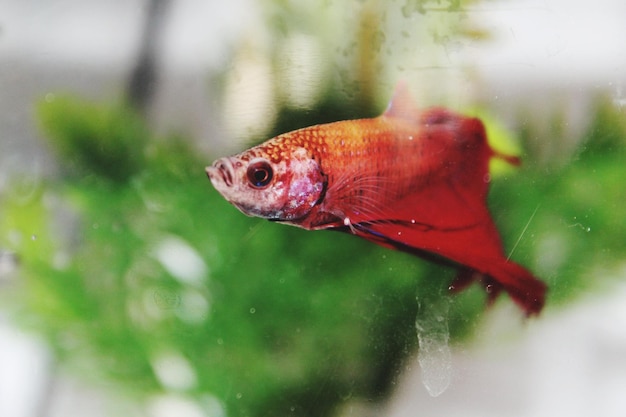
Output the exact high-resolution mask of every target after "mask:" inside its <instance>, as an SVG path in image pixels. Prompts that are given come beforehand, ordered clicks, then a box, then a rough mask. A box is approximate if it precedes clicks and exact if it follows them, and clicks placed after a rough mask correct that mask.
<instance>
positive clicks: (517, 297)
mask: <svg viewBox="0 0 626 417" xmlns="http://www.w3.org/2000/svg"><path fill="white" fill-rule="evenodd" d="M473 281H480V282H481V283H482V284H483V286H484V287H485V290H486V291H487V294H488V302H489V303H492V302H493V301H494V300H495V299H496V298H497V296H498V295H499V294H500V293H501V292H502V291H505V292H507V293H508V294H509V296H510V297H511V299H512V300H513V301H514V302H515V303H516V304H517V305H518V306H520V308H521V309H522V310H524V313H525V314H526V316H532V315H536V314H539V313H540V312H541V310H542V309H543V306H544V304H545V299H546V290H547V286H546V284H544V283H543V282H541V281H539V280H538V279H537V278H535V276H534V275H533V274H531V273H530V272H529V271H528V270H527V269H525V268H524V267H522V266H520V265H518V264H516V263H515V262H511V261H503V262H501V263H499V264H498V265H497V266H494V265H492V268H490V270H489V272H488V273H481V272H477V271H475V270H472V269H469V268H463V269H462V270H461V271H460V272H459V275H458V276H457V278H456V279H455V280H454V282H453V283H452V285H450V289H451V290H452V291H454V292H458V291H461V290H462V289H464V288H465V287H467V286H468V285H469V284H471V282H473Z"/></svg>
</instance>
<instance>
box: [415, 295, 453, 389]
mask: <svg viewBox="0 0 626 417" xmlns="http://www.w3.org/2000/svg"><path fill="white" fill-rule="evenodd" d="M449 305H450V299H449V298H447V297H441V298H438V299H437V300H426V301H424V302H419V301H418V307H419V308H418V313H417V317H416V318H415V328H416V329H417V341H418V343H419V351H418V354H417V359H418V362H419V365H420V369H421V370H422V375H421V376H422V384H423V385H424V387H425V388H426V390H427V391H428V393H429V394H430V395H431V396H432V397H437V396H439V395H441V394H442V393H443V392H445V391H446V390H447V389H448V386H449V385H450V381H451V380H452V353H451V351H450V345H449V340H450V330H449V328H448V311H449Z"/></svg>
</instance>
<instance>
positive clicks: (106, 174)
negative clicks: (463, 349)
mask: <svg viewBox="0 0 626 417" xmlns="http://www.w3.org/2000/svg"><path fill="white" fill-rule="evenodd" d="M38 110H39V117H40V120H41V122H42V129H43V131H44V132H45V134H46V137H47V138H48V140H49V145H50V147H51V148H52V149H54V150H55V151H58V155H59V158H60V164H61V166H62V167H65V168H66V169H65V170H64V173H63V175H62V176H61V177H59V178H57V179H50V180H47V181H45V182H43V183H41V184H39V185H38V187H36V190H35V191H34V192H31V193H30V194H29V196H28V198H17V196H19V187H18V184H19V181H17V182H16V183H15V184H16V186H15V188H14V189H13V190H9V191H7V193H6V197H7V198H4V199H3V200H2V204H1V205H0V214H1V217H0V247H2V248H4V249H7V250H11V251H13V252H15V253H16V254H17V255H18V256H19V259H20V270H19V285H18V286H17V288H16V291H14V294H13V295H12V297H10V298H11V299H10V300H7V301H10V302H11V305H12V306H13V308H14V312H15V317H16V319H17V320H19V321H21V322H22V323H23V324H24V325H26V326H29V327H30V328H33V329H36V330H37V331H38V332H40V333H42V334H44V335H45V336H46V338H47V340H48V341H49V342H50V344H51V346H53V348H54V349H55V351H56V354H57V355H58V357H59V358H60V359H61V361H62V362H64V363H65V364H67V365H69V366H74V367H77V368H79V369H81V370H82V371H83V372H85V373H86V374H88V375H92V376H93V377H94V378H101V377H105V378H113V379H114V380H116V381H118V382H120V383H121V384H123V385H124V386H127V387H128V388H129V389H131V390H132V391H134V392H135V393H136V394H137V395H138V396H142V397H145V396H148V395H152V394H158V393H162V392H172V391H173V392H179V393H181V392H182V393H184V394H185V395H188V396H191V397H193V398H196V399H197V401H198V403H203V401H206V398H207V396H209V397H211V398H215V399H217V400H219V402H220V403H221V404H223V406H224V407H225V409H226V411H227V415H228V416H231V417H236V416H287V415H298V416H310V417H313V416H327V415H329V414H330V413H331V411H332V410H333V409H334V408H335V407H336V406H337V405H339V404H341V403H343V402H345V401H347V400H348V399H350V398H367V399H370V400H371V399H377V398H382V397H384V395H385V394H386V393H387V392H388V390H389V389H390V387H391V385H392V382H393V380H394V378H396V377H397V376H398V374H399V372H400V371H401V369H402V367H403V361H404V360H405V359H406V358H407V356H408V355H409V354H410V353H412V352H414V350H415V348H416V334H415V316H416V312H417V302H416V297H417V298H419V299H422V300H423V299H424V298H429V297H432V298H437V297H440V296H441V294H444V293H445V292H446V289H447V286H448V283H449V282H450V280H451V279H452V278H453V276H454V271H453V270H452V269H449V268H445V267H440V266H436V265H433V264H431V263H429V262H426V261H422V260H419V259H416V258H414V257H411V256H409V255H406V254H402V253H398V252H394V251H389V250H385V249H383V248H379V247H377V246H376V245H372V244H370V243H368V242H365V241H362V240H359V239H355V238H353V237H351V236H349V235H344V234H339V233H333V232H316V233H312V232H306V231H303V230H299V229H296V228H290V227H285V226H281V225H277V224H271V223H268V222H264V221H263V220H259V219H252V218H247V217H245V216H243V215H242V214H241V213H239V212H238V211H237V210H236V209H234V208H233V207H232V206H230V205H229V204H228V203H227V202H226V201H224V200H223V199H222V198H221V196H220V195H219V194H218V193H217V192H216V191H215V190H214V189H213V188H212V187H211V185H210V183H209V182H208V180H207V179H206V177H205V175H204V172H203V168H204V166H205V165H206V164H208V163H209V162H210V161H211V158H209V157H208V156H206V155H202V156H201V155H198V154H197V153H196V152H195V151H194V149H193V148H192V147H191V146H190V145H189V144H188V143H187V142H186V141H184V140H182V139H181V138H175V137H169V138H157V137H153V135H152V134H151V133H150V130H149V129H148V128H147V127H146V126H145V125H144V123H143V122H142V120H141V118H140V117H139V116H137V115H136V114H134V112H133V111H132V109H130V108H128V107H127V106H123V105H122V106H119V105H102V104H94V103H88V102H85V101H83V100H79V99H76V98H70V97H67V98H56V99H54V100H52V101H45V102H42V103H40V106H39V109H38ZM594 120H595V123H594V125H593V126H592V128H591V129H590V131H589V133H588V134H587V137H586V140H585V141H584V144H583V146H582V147H581V150H580V152H579V153H578V154H577V155H576V157H575V158H574V159H573V160H572V161H571V163H570V164H568V165H567V166H565V167H563V168H558V169H556V168H554V167H552V166H549V165H547V166H546V165H542V166H534V165H533V164H532V162H531V163H527V164H526V165H525V167H524V168H522V170H521V171H517V172H514V173H509V174H507V175H508V176H506V177H501V178H498V179H497V180H496V181H494V186H493V189H492V193H491V195H490V202H491V206H492V208H493V212H494V214H495V218H496V221H497V223H498V224H499V225H500V226H501V229H502V231H503V235H504V238H505V241H506V245H507V247H508V248H513V247H515V252H514V254H513V258H514V259H515V260H517V261H519V262H520V263H522V264H525V265H526V266H528V267H529V268H530V269H532V270H534V271H535V272H536V273H537V275H538V276H540V277H542V278H543V279H545V280H546V281H547V282H548V283H549V286H550V292H549V300H548V307H547V309H548V312H549V310H550V309H552V308H554V305H555V302H565V301H567V300H571V299H573V297H572V296H573V295H575V294H578V293H580V292H581V291H583V290H585V289H588V288H590V287H591V286H593V287H597V286H598V285H597V284H598V282H602V281H603V278H604V277H605V276H608V275H609V274H607V273H605V272H606V271H608V270H610V268H612V267H615V266H616V265H618V263H619V262H623V260H624V255H625V252H626V248H625V247H624V241H625V240H624V229H623V226H622V223H621V221H622V220H623V216H622V215H621V214H620V213H621V210H620V207H621V205H622V204H623V202H624V201H626V190H625V189H624V187H623V184H624V183H625V182H626V171H625V170H624V169H623V161H624V151H623V149H624V137H625V133H626V128H625V126H624V122H623V120H624V117H623V114H622V113H621V112H619V111H618V109H615V108H613V107H611V106H609V105H606V104H603V105H600V106H598V113H597V114H596V116H595V119H594ZM527 159H528V160H530V161H532V157H531V158H527ZM163 248H169V252H176V250H182V249H184V250H185V251H187V252H186V253H188V252H190V253H192V254H195V255H196V256H197V257H198V258H199V259H201V262H200V263H199V264H198V265H196V267H195V269H193V268H192V270H191V272H180V271H177V270H176V268H172V267H171V266H168V262H167V260H164V257H166V258H167V253H166V254H165V255H164V254H163ZM166 252H167V251H166ZM170 255H171V253H170ZM191 259H192V260H193V259H195V258H193V257H192V258H191ZM194 262H195V261H194ZM194 262H191V264H194ZM194 265H195V264H194ZM192 266H193V265H192ZM7 298H9V297H7ZM501 299H502V300H506V297H502V298H501ZM483 300H484V294H482V291H481V290H479V289H478V288H477V287H473V288H472V289H470V290H468V291H466V292H464V293H462V294H460V295H458V296H455V297H454V299H453V303H452V305H451V311H450V317H449V324H450V332H451V336H452V338H453V340H455V341H458V340H459V339H460V338H461V337H463V336H466V335H468V334H471V332H472V330H473V329H474V327H475V324H476V322H477V319H478V318H479V316H480V315H481V313H482V311H483V310H484V305H483ZM502 302H510V301H508V300H506V301H502ZM515 319H516V318H512V320H515ZM172 352H174V353H175V354H176V355H178V356H179V357H180V358H182V360H183V362H185V363H187V364H188V367H189V368H190V370H191V377H189V378H187V381H186V382H185V381H184V382H182V383H181V382H178V383H176V382H175V381H174V382H172V381H171V380H168V377H167V376H165V377H164V376H163V375H160V374H159V370H158V368H159V366H158V364H159V361H161V360H163V359H162V358H163V357H167V355H171V353H172Z"/></svg>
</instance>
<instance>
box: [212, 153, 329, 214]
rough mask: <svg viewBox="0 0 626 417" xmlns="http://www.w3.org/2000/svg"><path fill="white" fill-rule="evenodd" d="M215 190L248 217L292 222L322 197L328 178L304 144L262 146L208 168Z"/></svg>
mask: <svg viewBox="0 0 626 417" xmlns="http://www.w3.org/2000/svg"><path fill="white" fill-rule="evenodd" d="M206 173H207V175H208V177H209V179H210V180H211V183H212V184H213V186H214V187H215V189H216V190H217V191H218V192H219V193H220V194H222V196H223V197H224V198H225V199H226V200H227V201H228V202H230V203H231V204H233V205H234V206H235V207H237V208H238V209H239V210H240V211H241V212H243V213H244V214H247V215H248V216H256V217H261V218H264V219H270V220H276V221H283V222H292V221H297V220H298V219H302V218H304V217H306V216H307V214H309V213H310V211H311V210H312V209H313V207H314V206H315V205H316V204H318V202H319V201H320V200H321V198H322V196H323V193H324V189H325V187H326V179H325V176H324V175H323V173H322V171H321V169H320V166H319V164H318V162H317V161H316V160H315V159H314V158H313V157H312V156H311V155H310V154H309V152H308V151H307V150H306V149H305V148H303V147H294V148H293V149H282V150H281V152H280V153H276V152H270V151H269V150H267V149H265V148H263V147H262V146H260V147H255V148H252V149H250V150H248V151H245V152H243V153H241V154H239V155H235V156H230V157H225V158H220V159H218V160H216V161H215V162H214V163H213V164H212V165H211V166H209V167H207V168H206Z"/></svg>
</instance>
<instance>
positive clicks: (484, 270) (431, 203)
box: [206, 87, 546, 315]
mask: <svg viewBox="0 0 626 417" xmlns="http://www.w3.org/2000/svg"><path fill="white" fill-rule="evenodd" d="M492 157H500V158H504V159H506V160H508V161H509V162H511V163H519V161H518V160H517V158H515V157H511V156H506V155H501V154H499V153H497V152H495V151H494V150H493V149H492V148H491V147H490V146H489V144H488V142H487V139H486V133H485V129H484V126H483V124H482V122H481V121H480V120H479V119H476V118H469V117H464V116H462V115H459V114H457V113H454V112H452V111H449V110H447V109H443V108H432V109H427V110H424V111H420V110H419V109H417V108H416V106H415V105H414V104H413V101H412V99H411V97H410V95H409V94H408V92H407V91H406V89H404V88H403V87H400V88H399V89H398V90H397V91H396V94H395V95H394V98H393V99H392V101H391V103H390V105H389V107H388V108H387V110H386V111H385V112H384V113H383V114H382V115H381V116H379V117H376V118H372V119H359V120H347V121H340V122H335V123H328V124H322V125H317V126H311V127H307V128H304V129H299V130H295V131H292V132H289V133H285V134H282V135H279V136H277V137H275V138H273V139H270V140H268V141H267V142H265V143H263V144H261V145H258V146H255V147H253V148H251V149H248V150H247V151H244V152H242V153H241V154H238V155H235V156H231V157H226V158H220V159H218V160H217V161H215V162H214V163H213V165H212V166H210V167H207V169H206V171H207V174H208V176H209V178H210V180H211V182H212V183H213V185H214V187H215V188H216V189H217V190H218V191H219V192H220V193H221V194H222V195H223V196H224V198H226V200H228V201H229V202H230V203H232V204H233V205H235V206H236V207H237V208H238V209H239V210H241V211H242V212H243V213H245V214H247V215H251V216H257V217H262V218H266V219H269V220H273V221H277V222H282V223H286V224H291V225H294V226H298V227H302V228H304V229H308V230H319V229H336V230H340V231H345V232H349V233H352V234H355V235H357V236H360V237H362V238H365V239H367V240H370V241H372V242H375V243H377V244H379V245H382V246H385V247H388V248H392V249H397V250H402V251H405V252H409V253H412V254H414V255H418V256H425V257H433V256H434V257H435V258H436V259H438V260H441V259H444V260H447V261H451V262H452V263H454V264H456V265H458V266H459V267H460V273H459V277H458V278H457V280H456V281H455V282H454V283H453V284H452V286H451V288H453V289H456V290H459V289H462V288H464V287H465V286H466V285H467V284H469V283H470V282H471V281H473V280H476V279H479V280H481V281H482V282H483V284H484V285H485V287H486V288H487V290H488V293H489V299H490V300H493V299H494V298H495V297H496V295H497V294H498V293H499V292H500V290H502V289H504V290H505V291H507V292H508V293H509V294H510V296H511V297H512V299H513V300H514V301H515V302H516V303H517V304H518V305H520V307H521V308H522V309H523V310H524V312H525V313H526V314H527V315H531V314H537V313H539V311H540V310H541V309H542V307H543V305H544V299H545V291H546V286H545V284H543V283H542V282H541V281H539V280H537V279H536V278H535V277H534V276H533V275H532V274H531V273H530V272H529V271H527V270H526V269H525V268H523V267H522V266H520V265H518V264H516V263H514V262H512V261H510V260H508V259H507V257H506V255H505V253H504V250H503V247H502V243H501V240H500V236H499V234H498V230H497V229H496V227H495V225H494V223H493V221H492V219H491V215H490V213H489V210H488V208H487V202H486V199H487V193H488V188H489V161H490V159H491V158H492Z"/></svg>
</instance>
